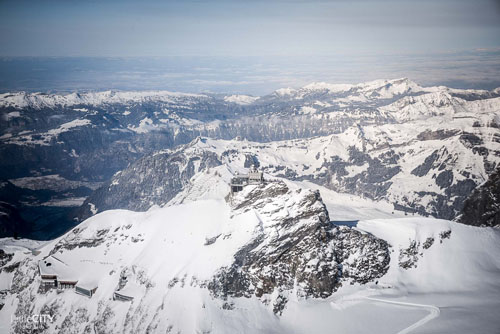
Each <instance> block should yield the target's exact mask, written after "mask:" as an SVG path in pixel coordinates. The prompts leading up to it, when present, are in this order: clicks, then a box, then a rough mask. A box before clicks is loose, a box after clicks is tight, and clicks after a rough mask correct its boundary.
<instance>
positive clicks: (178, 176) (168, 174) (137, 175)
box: [78, 138, 221, 220]
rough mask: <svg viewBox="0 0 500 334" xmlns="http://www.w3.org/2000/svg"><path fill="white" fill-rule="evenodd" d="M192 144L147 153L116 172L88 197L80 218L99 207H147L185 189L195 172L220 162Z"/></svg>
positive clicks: (217, 164) (164, 201)
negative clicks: (163, 151)
mask: <svg viewBox="0 0 500 334" xmlns="http://www.w3.org/2000/svg"><path fill="white" fill-rule="evenodd" d="M197 140H204V139H201V138H199V139H197ZM197 140H195V141H193V143H191V145H195V144H196V143H197ZM190 147H191V146H190V145H188V146H185V147H182V148H181V149H179V150H177V151H173V152H170V151H169V152H165V153H161V152H160V153H157V154H153V155H149V156H146V157H144V158H141V159H139V160H138V161H137V162H135V163H133V164H132V165H131V166H130V167H128V168H127V169H125V170H123V171H121V172H119V173H117V174H116V175H115V176H114V177H113V178H112V179H111V181H110V182H108V183H106V184H105V185H104V186H102V187H101V188H99V189H98V190H97V191H96V192H95V193H93V194H92V195H91V196H90V197H89V198H88V199H87V200H86V201H85V203H84V204H83V205H82V207H81V208H80V211H79V215H78V217H79V219H80V220H84V219H86V218H87V217H90V216H91V215H92V214H93V212H92V211H94V212H96V210H97V212H101V211H104V210H108V209H129V210H134V211H145V210H147V209H149V208H150V207H151V206H152V205H154V204H157V205H161V204H164V203H166V202H168V201H169V200H170V199H172V198H173V197H174V196H175V195H176V194H177V193H179V192H180V191H181V190H182V189H184V187H185V186H186V185H187V184H188V183H189V180H190V179H191V177H193V175H195V174H196V173H198V172H200V171H203V170H206V169H208V168H211V167H215V166H219V165H220V164H221V162H220V160H219V158H218V156H217V155H216V154H215V153H213V152H210V151H196V152H191V151H190Z"/></svg>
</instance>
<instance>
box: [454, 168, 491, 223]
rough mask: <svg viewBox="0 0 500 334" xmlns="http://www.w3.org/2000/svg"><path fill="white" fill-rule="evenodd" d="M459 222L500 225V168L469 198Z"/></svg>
mask: <svg viewBox="0 0 500 334" xmlns="http://www.w3.org/2000/svg"><path fill="white" fill-rule="evenodd" d="M458 222H460V223H463V224H467V225H474V226H498V225H500V169H497V170H496V171H495V172H494V173H493V174H491V175H490V177H489V179H488V181H486V183H484V184H483V185H481V186H480V187H478V188H476V189H475V190H474V191H473V192H472V194H471V195H470V196H469V197H468V198H467V200H466V201H465V203H464V207H463V210H462V214H461V216H460V217H459V218H458Z"/></svg>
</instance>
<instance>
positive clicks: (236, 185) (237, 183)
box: [230, 165, 264, 193]
mask: <svg viewBox="0 0 500 334" xmlns="http://www.w3.org/2000/svg"><path fill="white" fill-rule="evenodd" d="M263 182H264V173H262V172H261V171H259V170H258V169H257V168H256V167H255V165H252V167H250V170H249V171H248V174H237V173H236V174H235V176H234V177H233V178H232V179H231V184H230V186H231V193H236V192H239V191H242V190H243V187H244V186H246V185H248V184H260V183H263Z"/></svg>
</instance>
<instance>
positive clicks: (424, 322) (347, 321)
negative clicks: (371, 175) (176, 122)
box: [0, 143, 500, 333]
mask: <svg viewBox="0 0 500 334" xmlns="http://www.w3.org/2000/svg"><path fill="white" fill-rule="evenodd" d="M205 144H206V145H209V144H210V143H205ZM228 177H231V166H228V165H220V166H216V167H212V168H210V170H206V171H205V172H203V173H198V174H196V176H195V177H194V178H193V179H192V182H191V184H190V186H189V187H186V188H185V189H184V190H183V191H182V192H181V193H179V194H178V196H176V197H175V198H174V199H172V200H171V201H170V202H169V204H168V205H167V206H165V207H163V208H160V207H153V208H152V209H150V210H148V211H147V212H132V211H127V210H110V211H106V212H102V213H98V214H96V215H95V216H93V217H91V218H89V219H87V220H86V221H84V222H83V223H81V224H80V225H79V226H78V227H76V228H74V229H72V230H71V231H69V232H68V233H66V234H65V235H63V236H61V237H60V238H58V239H56V240H54V241H51V242H48V243H45V244H44V245H42V246H40V245H32V246H30V245H22V244H16V243H15V242H12V241H10V240H8V242H6V243H5V244H4V247H3V249H4V253H2V254H0V257H1V260H2V263H1V271H0V282H1V284H2V287H3V289H4V295H3V302H2V303H3V307H2V308H1V310H0V326H1V327H2V329H3V330H4V331H5V332H12V333H26V332H29V331H36V332H38V333H86V332H89V333H93V332H94V333H139V332H148V333H197V332H199V333H234V332H238V333H240V332H244V333H284V332H286V333H330V332H331V331H332V329H335V330H336V331H339V332H342V333H374V332H376V333H396V332H400V333H406V332H410V331H411V330H414V329H417V328H418V331H421V332H426V333H427V332H429V333H431V332H432V333H435V332H450V331H451V332H453V333H470V332H471V331H480V332H481V333H496V332H497V330H498V328H499V326H500V323H499V322H498V316H497V310H498V307H499V302H498V301H499V300H500V298H499V297H500V294H499V291H500V289H499V288H500V286H499V280H498V277H499V274H500V260H499V259H500V257H499V256H498V254H500V233H499V231H498V230H497V229H493V228H479V227H472V226H467V225H463V224H458V223H454V222H451V221H445V220H436V219H428V218H422V217H414V218H388V217H391V216H392V217H394V216H393V215H392V214H391V213H390V212H386V211H387V210H388V211H390V209H391V208H390V207H389V206H385V205H384V204H383V203H372V202H370V201H367V200H362V199H359V200H357V199H355V198H350V199H348V198H344V197H342V196H344V195H342V194H335V193H333V192H332V191H329V190H327V189H325V188H321V187H319V186H318V187H319V188H320V189H321V191H320V192H318V191H317V190H312V189H310V188H309V187H311V186H314V185H313V184H310V183H307V182H295V181H287V180H283V179H278V178H276V179H274V180H272V181H269V182H267V183H265V184H260V185H249V186H246V187H245V188H244V190H243V191H242V192H239V193H236V194H234V195H231V196H227V195H228V192H227V190H228V185H227V181H228ZM268 179H269V176H268ZM224 190H226V191H224ZM322 193H324V195H325V196H322ZM342 198H344V200H341V201H340V203H339V202H335V201H338V200H339V199H342ZM345 207H351V208H352V211H356V210H358V211H359V212H364V213H365V214H369V215H370V216H371V217H372V218H377V217H378V218H379V219H371V220H362V221H358V222H356V223H354V224H353V225H351V226H350V227H348V226H341V225H335V224H332V223H331V220H335V219H336V218H338V217H340V216H339V215H344V214H345V213H344V211H345ZM377 210H378V211H377ZM377 212H378V213H377ZM338 224H342V223H340V222H339V223H338ZM30 247H33V248H36V249H37V250H36V251H34V252H33V253H31V252H29V251H28V252H27V251H26V250H27V248H28V249H29V248H30ZM40 272H41V273H45V274H46V273H48V272H50V273H51V274H55V275H58V279H59V280H61V281H63V280H66V281H69V280H76V281H77V283H76V286H77V290H75V289H74V288H70V287H68V288H65V289H59V290H57V289H48V290H46V289H45V288H41V286H42V284H43V283H44V279H42V278H41V276H40ZM45 280H46V279H45ZM93 288H97V289H96V290H93ZM90 290H92V291H94V293H93V294H92V296H91V297H88V296H86V295H84V294H78V293H75V292H76V291H90ZM33 314H43V315H46V316H47V315H49V316H50V321H49V320H47V319H46V318H43V319H45V320H44V321H40V322H38V323H32V322H29V321H27V320H26V319H28V317H30V316H31V315H33Z"/></svg>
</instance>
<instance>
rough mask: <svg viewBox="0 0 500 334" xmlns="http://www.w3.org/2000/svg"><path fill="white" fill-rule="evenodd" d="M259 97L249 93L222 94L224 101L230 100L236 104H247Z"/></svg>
mask: <svg viewBox="0 0 500 334" xmlns="http://www.w3.org/2000/svg"><path fill="white" fill-rule="evenodd" d="M258 99H259V97H256V96H250V95H229V96H224V101H226V102H232V103H236V104H241V105H248V104H252V103H254V102H255V101H257V100H258Z"/></svg>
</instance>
